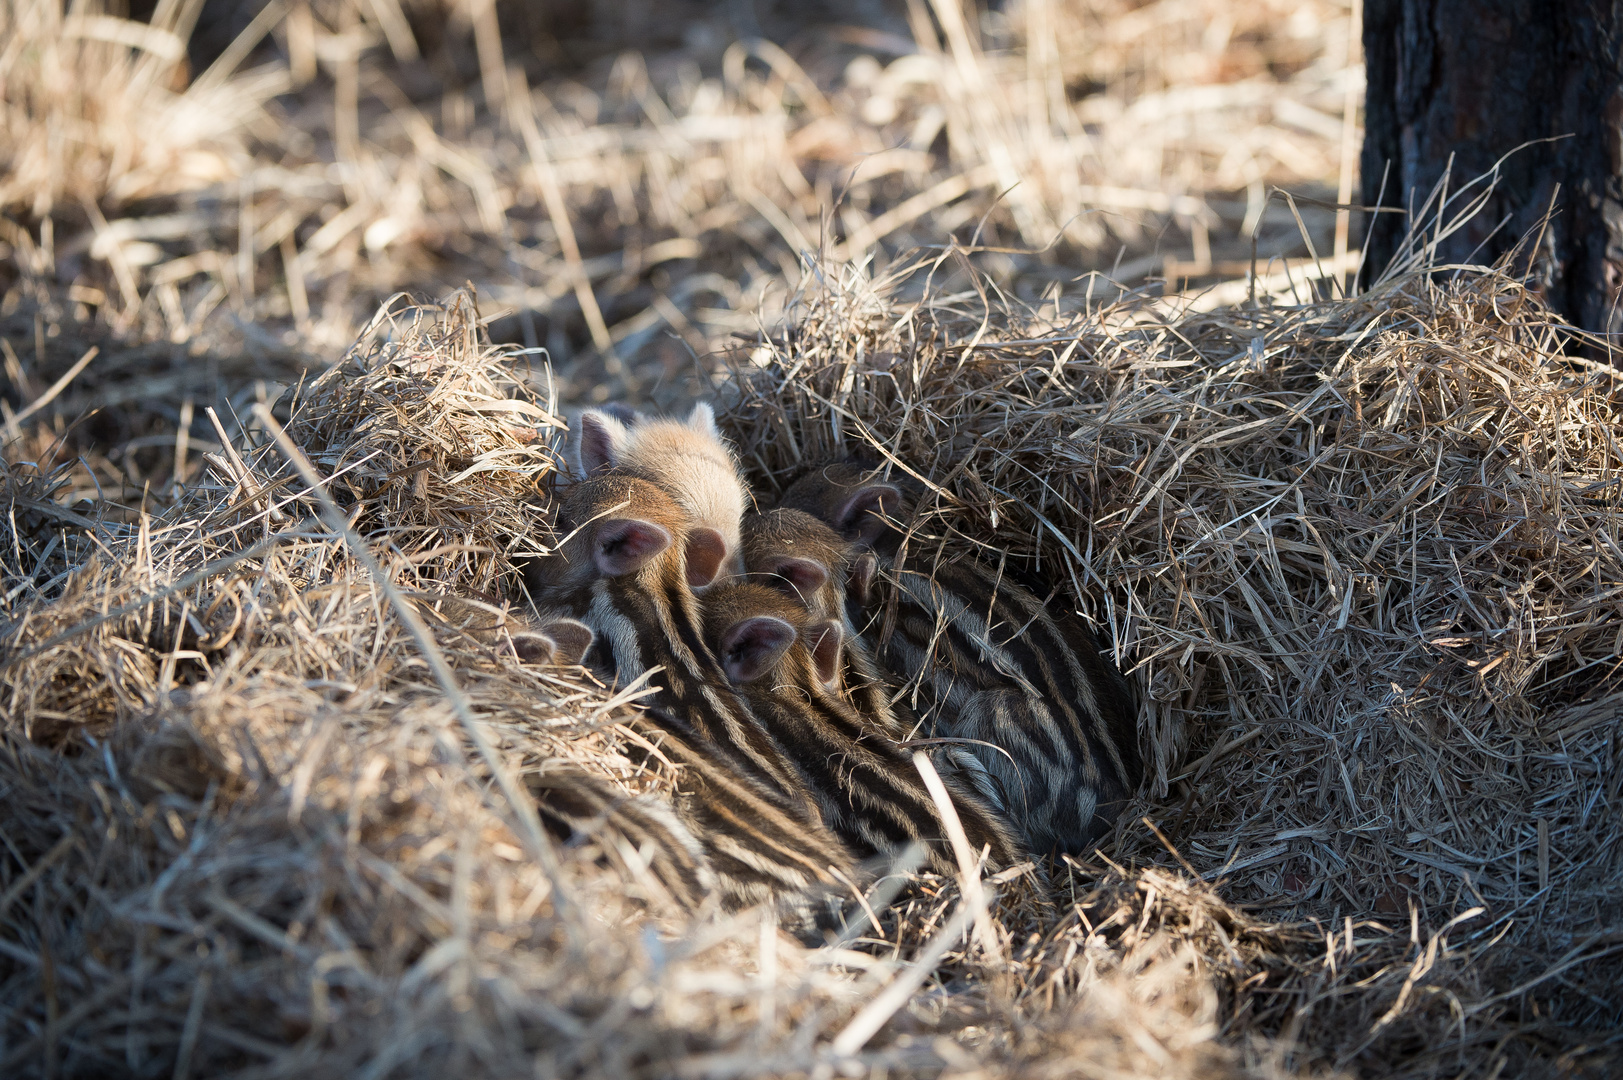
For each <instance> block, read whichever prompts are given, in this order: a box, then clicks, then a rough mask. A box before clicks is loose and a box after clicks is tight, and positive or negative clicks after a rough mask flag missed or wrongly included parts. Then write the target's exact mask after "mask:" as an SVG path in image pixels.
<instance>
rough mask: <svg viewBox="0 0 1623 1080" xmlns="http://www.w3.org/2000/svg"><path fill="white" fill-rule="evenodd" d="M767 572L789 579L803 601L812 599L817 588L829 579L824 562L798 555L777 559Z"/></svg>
mask: <svg viewBox="0 0 1623 1080" xmlns="http://www.w3.org/2000/svg"><path fill="white" fill-rule="evenodd" d="M767 572H768V573H771V574H776V575H777V576H778V577H780V578H783V579H784V580H785V581H787V582H788V583H789V585H790V587H792V588H793V589H794V591H795V595H796V596H798V597H799V598H800V602H801V603H806V602H808V601H809V600H811V598H812V597H813V596H814V595H815V594H816V593H817V590H818V589H821V588H822V587H823V583H824V582H826V581H828V570H826V569H825V568H824V567H823V564H822V563H820V562H818V561H817V560H816V559H805V558H801V557H800V556H798V555H793V556H785V557H784V558H781V559H779V560H777V561H776V562H774V563H773V564H772V566H771V568H770V569H769V570H768V571H767Z"/></svg>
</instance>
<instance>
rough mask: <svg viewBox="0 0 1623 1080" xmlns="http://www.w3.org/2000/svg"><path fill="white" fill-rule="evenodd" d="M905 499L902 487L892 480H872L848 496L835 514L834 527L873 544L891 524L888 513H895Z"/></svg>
mask: <svg viewBox="0 0 1623 1080" xmlns="http://www.w3.org/2000/svg"><path fill="white" fill-rule="evenodd" d="M901 503H902V492H901V489H900V488H897V487H893V486H892V485H890V484H869V485H868V486H867V487H864V488H859V489H858V490H857V491H856V493H855V494H853V495H852V496H851V497H850V498H848V499H846V500H845V503H844V504H843V505H842V506H841V507H840V512H839V513H838V514H837V515H835V518H834V527H835V528H836V529H839V530H840V532H842V533H844V534H845V536H846V537H847V538H848V539H854V540H863V541H866V542H867V543H870V544H871V543H873V542H874V541H875V540H877V539H878V538H879V537H880V536H882V535H884V533H885V531H886V530H887V529H889V528H890V527H891V526H889V525H887V524H886V523H885V521H884V518H885V516H886V515H887V514H894V513H895V512H896V509H897V507H899V506H900V505H901Z"/></svg>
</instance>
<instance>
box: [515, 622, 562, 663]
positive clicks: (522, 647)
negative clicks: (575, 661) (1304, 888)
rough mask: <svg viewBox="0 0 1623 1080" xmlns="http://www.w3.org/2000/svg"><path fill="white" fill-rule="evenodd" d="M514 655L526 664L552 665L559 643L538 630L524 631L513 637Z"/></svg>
mask: <svg viewBox="0 0 1623 1080" xmlns="http://www.w3.org/2000/svg"><path fill="white" fill-rule="evenodd" d="M512 642H513V654H514V655H515V656H517V657H518V658H519V659H520V660H521V661H523V662H524V663H526V664H550V663H552V659H553V657H554V656H556V655H557V652H558V643H557V642H556V641H553V640H552V639H551V638H550V637H548V636H547V635H546V634H543V633H540V632H539V631H536V630H523V631H520V632H519V633H517V634H514V635H513V637H512Z"/></svg>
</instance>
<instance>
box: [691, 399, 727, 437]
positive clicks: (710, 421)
mask: <svg viewBox="0 0 1623 1080" xmlns="http://www.w3.org/2000/svg"><path fill="white" fill-rule="evenodd" d="M688 427H690V428H692V429H693V430H694V431H697V432H698V433H699V434H701V435H708V436H710V437H711V438H712V439H715V440H717V441H718V442H719V441H720V440H721V431H720V430H719V429H717V427H716V410H714V409H712V408H711V407H710V403H709V402H706V401H701V402H699V403H698V404H697V405H695V406H693V411H692V412H691V413H689V414H688Z"/></svg>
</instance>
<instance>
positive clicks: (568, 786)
mask: <svg viewBox="0 0 1623 1080" xmlns="http://www.w3.org/2000/svg"><path fill="white" fill-rule="evenodd" d="M525 785H526V786H527V787H528V788H529V790H530V793H531V794H532V795H534V796H535V800H536V805H537V807H538V808H539V809H540V810H541V813H542V815H543V816H544V817H546V818H547V819H548V820H550V821H553V822H557V823H559V824H561V825H564V826H566V827H567V828H568V829H569V830H570V831H571V832H574V833H580V834H583V835H586V836H593V837H597V838H598V839H599V841H600V843H601V844H602V847H603V850H604V853H605V854H606V855H607V856H608V857H609V859H610V860H611V861H612V862H614V863H617V864H619V867H620V869H621V870H622V871H623V872H628V873H629V874H631V875H632V876H639V875H638V870H639V869H640V868H638V867H634V866H632V865H630V863H629V860H628V859H626V857H625V853H623V852H622V851H621V850H620V849H619V847H618V845H617V844H616V843H615V841H616V840H624V841H625V842H626V843H627V844H629V846H630V848H631V851H632V852H634V853H635V854H636V856H637V857H638V858H639V859H640V860H641V862H642V863H643V864H644V865H645V866H646V868H647V873H649V874H650V875H651V876H652V877H653V879H654V880H655V881H656V882H658V884H659V885H660V887H661V888H663V889H664V891H665V893H666V894H667V895H668V896H669V897H670V898H671V899H672V900H674V901H675V902H676V903H678V904H680V905H681V906H682V907H685V908H688V909H690V910H691V909H694V908H697V907H699V906H700V904H702V903H703V901H704V898H705V897H706V896H708V895H709V894H710V893H711V892H712V891H713V890H714V888H715V884H716V881H715V872H714V870H712V869H711V866H710V860H709V859H708V858H707V857H706V855H705V852H704V849H703V848H702V847H701V846H700V844H699V842H698V840H696V839H695V838H694V836H693V833H692V832H691V831H690V830H689V829H688V827H687V826H686V825H684V824H683V823H682V821H681V820H680V819H679V818H678V817H677V815H676V814H675V813H674V812H673V811H672V809H671V807H669V806H667V805H665V804H664V803H663V802H662V801H661V800H659V799H655V798H650V797H648V796H632V795H627V794H626V793H625V792H623V791H621V790H619V789H618V788H616V787H615V786H614V785H613V784H612V783H610V782H609V781H608V780H605V779H603V778H602V777H599V776H594V775H592V774H590V773H586V772H582V771H581V770H579V769H572V768H564V769H549V770H546V771H544V772H539V773H532V774H531V775H529V776H527V777H525Z"/></svg>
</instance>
